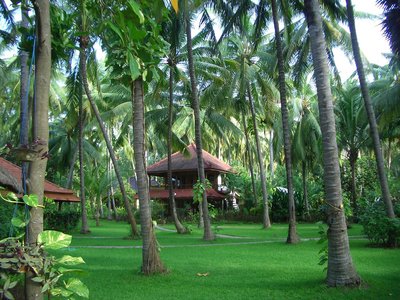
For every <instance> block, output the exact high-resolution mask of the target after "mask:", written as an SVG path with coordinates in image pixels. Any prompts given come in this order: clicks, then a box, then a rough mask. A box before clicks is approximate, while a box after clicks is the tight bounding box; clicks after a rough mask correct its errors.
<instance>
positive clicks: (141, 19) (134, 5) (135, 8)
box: [129, 0, 144, 24]
mask: <svg viewBox="0 0 400 300" xmlns="http://www.w3.org/2000/svg"><path fill="white" fill-rule="evenodd" d="M129 6H130V7H131V8H132V10H133V12H134V13H135V14H136V15H137V16H138V18H139V22H140V24H143V22H144V15H143V13H142V11H141V10H140V7H139V5H138V4H137V3H136V2H135V1H133V0H129Z"/></svg>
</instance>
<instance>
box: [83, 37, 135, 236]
mask: <svg viewBox="0 0 400 300" xmlns="http://www.w3.org/2000/svg"><path fill="white" fill-rule="evenodd" d="M88 44H89V36H87V35H83V36H81V37H80V62H81V76H82V84H83V87H84V89H85V93H86V96H87V98H88V100H89V102H90V106H91V107H92V110H93V112H94V114H95V116H96V119H97V122H98V124H99V127H100V130H101V132H102V134H103V137H104V140H105V142H106V146H107V149H108V152H109V153H110V158H111V161H112V163H113V166H114V171H115V176H116V177H117V180H118V183H119V187H120V190H121V194H122V198H123V200H124V205H125V210H126V212H127V215H128V220H129V223H130V225H131V231H132V236H133V237H138V236H139V231H138V229H137V225H136V221H135V218H134V216H133V213H132V208H131V205H130V203H129V200H128V196H127V194H126V190H125V185H124V181H123V180H122V177H121V173H120V170H119V166H118V163H117V158H116V156H115V153H114V149H113V147H112V145H111V141H110V138H109V137H108V133H107V130H106V128H105V126H104V122H103V119H102V118H101V116H100V112H99V110H98V108H97V105H96V102H95V101H94V99H93V97H92V94H91V92H90V89H89V83H88V79H87V74H86V48H87V46H88Z"/></svg>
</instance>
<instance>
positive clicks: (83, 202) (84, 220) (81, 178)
mask: <svg viewBox="0 0 400 300" xmlns="http://www.w3.org/2000/svg"><path fill="white" fill-rule="evenodd" d="M79 59H80V62H79V64H80V66H79V67H80V71H81V73H82V55H80V57H79ZM81 79H82V76H81ZM82 98H83V97H82V86H80V87H79V117H78V118H79V121H78V123H79V136H78V148H79V151H78V152H79V183H80V193H79V198H80V200H81V218H82V228H81V233H83V234H87V233H90V230H89V224H88V220H87V209H86V197H85V172H84V169H83V165H84V158H83V139H84V137H83V130H84V115H83V99H82Z"/></svg>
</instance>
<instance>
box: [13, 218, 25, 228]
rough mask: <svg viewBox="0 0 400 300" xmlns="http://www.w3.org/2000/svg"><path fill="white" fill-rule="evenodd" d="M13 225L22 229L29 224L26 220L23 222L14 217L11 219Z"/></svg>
mask: <svg viewBox="0 0 400 300" xmlns="http://www.w3.org/2000/svg"><path fill="white" fill-rule="evenodd" d="M11 224H12V225H13V226H14V227H18V228H22V227H25V226H26V224H27V223H26V222H25V221H24V220H22V219H21V218H18V217H13V218H12V219H11Z"/></svg>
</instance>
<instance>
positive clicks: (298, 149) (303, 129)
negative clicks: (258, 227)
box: [292, 86, 321, 219]
mask: <svg viewBox="0 0 400 300" xmlns="http://www.w3.org/2000/svg"><path fill="white" fill-rule="evenodd" d="M308 88H309V86H308ZM302 93H303V94H302V97H304V96H305V95H306V94H307V92H306V91H305V89H303V90H302ZM299 100H300V103H299V105H300V109H299V115H297V116H295V118H296V119H298V122H297V125H296V128H295V132H294V134H293V144H292V149H293V151H292V153H293V161H294V162H298V163H300V164H301V174H302V181H303V183H302V184H303V205H304V216H303V218H304V219H309V217H310V211H309V209H310V207H309V203H308V192H307V177H308V176H307V173H308V170H309V169H311V168H312V167H313V165H315V164H317V163H318V162H319V157H320V152H321V151H320V139H321V128H320V127H319V124H318V121H317V118H316V116H315V115H314V111H315V110H314V109H313V107H314V106H313V105H312V104H314V103H310V100H311V99H303V98H300V99H299Z"/></svg>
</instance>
